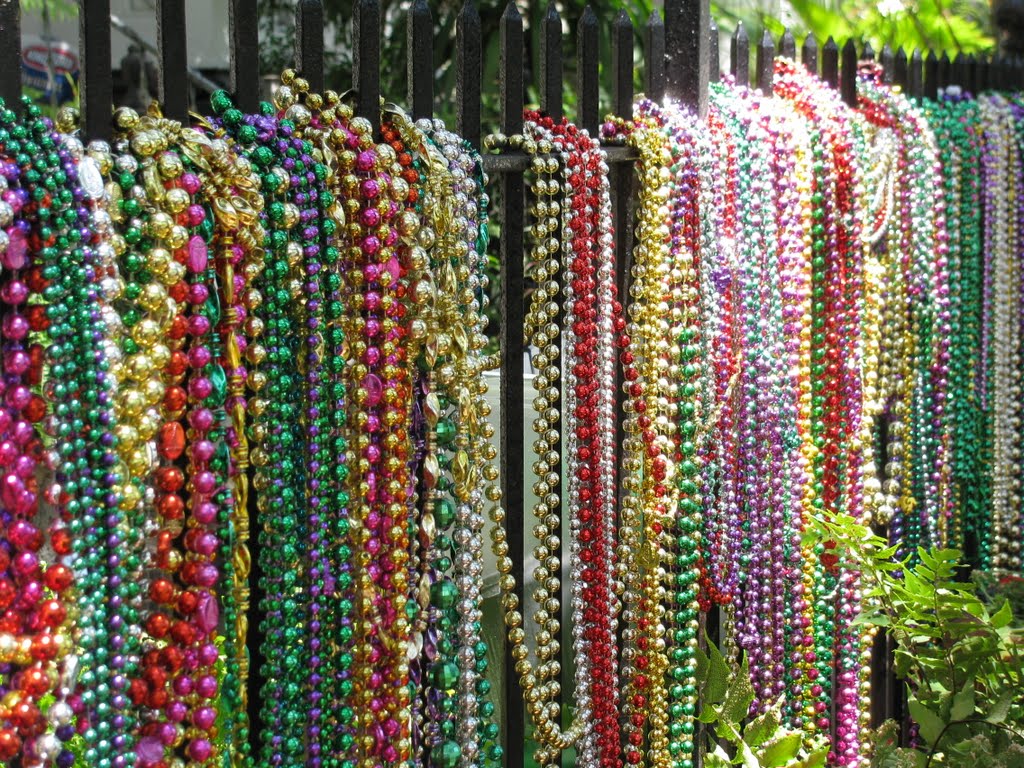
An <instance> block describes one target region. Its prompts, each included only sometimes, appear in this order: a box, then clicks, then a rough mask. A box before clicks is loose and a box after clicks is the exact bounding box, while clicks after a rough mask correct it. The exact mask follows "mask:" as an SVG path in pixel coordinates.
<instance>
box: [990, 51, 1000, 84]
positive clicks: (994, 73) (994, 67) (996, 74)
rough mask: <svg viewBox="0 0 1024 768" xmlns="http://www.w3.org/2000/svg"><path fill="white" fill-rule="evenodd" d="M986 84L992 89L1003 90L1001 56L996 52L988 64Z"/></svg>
mask: <svg viewBox="0 0 1024 768" xmlns="http://www.w3.org/2000/svg"><path fill="white" fill-rule="evenodd" d="M988 86H989V88H991V89H992V90H993V91H1001V90H1003V57H1002V56H1000V55H998V54H997V55H995V56H993V57H992V61H991V62H990V63H989V65H988Z"/></svg>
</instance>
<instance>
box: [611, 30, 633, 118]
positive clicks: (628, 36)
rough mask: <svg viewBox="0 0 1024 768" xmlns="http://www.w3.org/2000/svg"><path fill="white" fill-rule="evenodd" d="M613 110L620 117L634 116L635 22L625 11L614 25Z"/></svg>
mask: <svg viewBox="0 0 1024 768" xmlns="http://www.w3.org/2000/svg"><path fill="white" fill-rule="evenodd" d="M612 72H613V73H614V74H613V76H612V110H613V111H614V113H615V114H616V115H618V116H619V117H625V118H629V117H632V115H633V22H632V21H630V20H629V14H628V13H626V12H625V11H624V10H622V11H619V15H618V16H616V17H615V21H614V22H613V24H612Z"/></svg>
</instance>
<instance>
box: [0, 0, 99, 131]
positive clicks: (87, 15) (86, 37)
mask: <svg viewBox="0 0 1024 768" xmlns="http://www.w3.org/2000/svg"><path fill="white" fill-rule="evenodd" d="M11 6H13V8H14V16H15V23H14V33H15V34H16V33H17V32H18V21H17V16H18V3H3V4H0V13H5V14H6V13H7V9H8V8H9V7H11ZM9 31H10V30H9V29H8V27H7V26H6V24H4V22H3V20H0V33H2V34H4V35H6V34H7V33H8V32H9ZM6 43H7V40H4V45H3V50H5V51H9V50H13V51H14V60H15V63H14V65H13V67H11V68H8V63H9V62H7V61H2V62H0V71H2V72H3V73H4V76H3V87H4V88H5V89H7V88H10V87H11V86H12V83H13V85H14V86H15V87H16V88H17V91H18V92H20V91H21V62H20V61H19V60H18V58H19V51H21V41H20V39H18V38H15V39H14V40H13V42H12V43H11V45H10V48H8V46H7V44H6ZM78 51H79V57H80V64H79V66H80V67H81V74H80V76H79V79H78V83H79V91H78V93H79V100H80V102H81V109H82V130H83V131H84V132H85V135H86V136H87V137H88V138H90V139H109V138H110V132H111V130H112V128H113V125H112V124H111V120H110V115H111V112H112V110H113V103H114V79H113V75H112V74H111V71H110V67H111V61H110V0H82V2H81V7H80V8H79V11H78ZM4 55H8V54H4ZM8 81H11V82H8ZM3 96H4V100H5V101H7V103H8V105H9V106H12V108H14V109H17V108H18V107H19V104H18V98H17V96H15V98H14V101H13V102H12V101H11V99H10V97H9V96H8V91H7V90H5V91H4V92H3Z"/></svg>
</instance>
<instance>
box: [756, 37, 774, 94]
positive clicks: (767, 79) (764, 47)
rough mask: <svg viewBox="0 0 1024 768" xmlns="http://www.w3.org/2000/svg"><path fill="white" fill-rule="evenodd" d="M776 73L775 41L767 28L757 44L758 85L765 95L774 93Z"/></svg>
mask: <svg viewBox="0 0 1024 768" xmlns="http://www.w3.org/2000/svg"><path fill="white" fill-rule="evenodd" d="M774 74H775V41H774V40H772V36H771V33H770V32H769V31H768V30H767V29H766V30H764V32H762V33H761V42H760V43H758V46H757V87H758V88H760V89H761V93H763V94H764V95H765V96H771V95H772V76H773V75H774Z"/></svg>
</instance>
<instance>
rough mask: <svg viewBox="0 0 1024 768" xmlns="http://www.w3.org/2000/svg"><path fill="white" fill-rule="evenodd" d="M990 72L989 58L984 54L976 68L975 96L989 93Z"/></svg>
mask: <svg viewBox="0 0 1024 768" xmlns="http://www.w3.org/2000/svg"><path fill="white" fill-rule="evenodd" d="M989 72H990V66H989V63H988V57H987V56H985V55H984V54H982V55H981V56H979V57H978V62H977V64H976V65H975V67H974V94H975V96H977V95H978V94H980V93H982V92H984V91H987V90H988V88H989Z"/></svg>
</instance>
